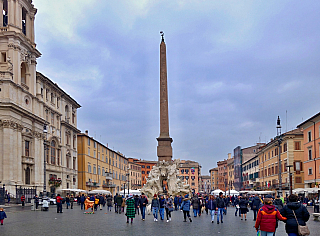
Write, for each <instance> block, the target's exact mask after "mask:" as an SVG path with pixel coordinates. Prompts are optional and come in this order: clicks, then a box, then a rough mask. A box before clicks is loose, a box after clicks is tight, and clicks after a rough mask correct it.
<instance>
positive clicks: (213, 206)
mask: <svg viewBox="0 0 320 236" xmlns="http://www.w3.org/2000/svg"><path fill="white" fill-rule="evenodd" d="M207 208H208V210H209V213H210V215H211V223H214V213H215V211H216V208H217V204H216V201H215V200H214V196H213V195H210V197H209V200H208V203H207Z"/></svg>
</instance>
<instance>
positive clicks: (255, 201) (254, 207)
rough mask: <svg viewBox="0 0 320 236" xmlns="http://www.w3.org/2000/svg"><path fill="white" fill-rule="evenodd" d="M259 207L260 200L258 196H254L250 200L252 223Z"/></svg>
mask: <svg viewBox="0 0 320 236" xmlns="http://www.w3.org/2000/svg"><path fill="white" fill-rule="evenodd" d="M261 205H262V202H261V199H260V198H259V196H258V194H256V195H255V196H254V198H253V199H252V203H251V210H252V211H253V221H256V219H257V213H258V211H259V208H260V206H261Z"/></svg>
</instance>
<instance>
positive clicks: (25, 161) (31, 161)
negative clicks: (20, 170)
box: [21, 156, 34, 165]
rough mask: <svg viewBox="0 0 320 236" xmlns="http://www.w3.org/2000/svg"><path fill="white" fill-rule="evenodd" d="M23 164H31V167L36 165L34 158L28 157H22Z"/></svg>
mask: <svg viewBox="0 0 320 236" xmlns="http://www.w3.org/2000/svg"><path fill="white" fill-rule="evenodd" d="M21 162H22V163H23V164H30V165H34V158H33V157H26V156H22V161H21Z"/></svg>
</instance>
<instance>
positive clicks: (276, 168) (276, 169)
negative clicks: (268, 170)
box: [274, 165, 279, 175]
mask: <svg viewBox="0 0 320 236" xmlns="http://www.w3.org/2000/svg"><path fill="white" fill-rule="evenodd" d="M278 170H279V167H278V166H277V165H276V167H275V171H274V173H275V174H276V175H277V174H278Z"/></svg>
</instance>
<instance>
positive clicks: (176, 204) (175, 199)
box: [173, 195, 179, 211]
mask: <svg viewBox="0 0 320 236" xmlns="http://www.w3.org/2000/svg"><path fill="white" fill-rule="evenodd" d="M173 203H174V210H175V211H177V210H178V207H179V195H177V196H175V197H174V200H173Z"/></svg>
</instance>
